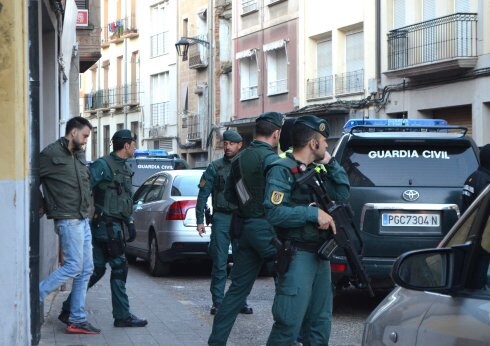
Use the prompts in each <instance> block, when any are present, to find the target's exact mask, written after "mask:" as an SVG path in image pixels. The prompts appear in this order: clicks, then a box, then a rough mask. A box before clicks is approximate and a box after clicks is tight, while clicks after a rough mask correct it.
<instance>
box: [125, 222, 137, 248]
mask: <svg viewBox="0 0 490 346" xmlns="http://www.w3.org/2000/svg"><path fill="white" fill-rule="evenodd" d="M128 235H129V237H128V239H126V241H127V242H128V243H131V242H132V241H133V240H135V239H136V228H134V222H131V223H130V224H128Z"/></svg>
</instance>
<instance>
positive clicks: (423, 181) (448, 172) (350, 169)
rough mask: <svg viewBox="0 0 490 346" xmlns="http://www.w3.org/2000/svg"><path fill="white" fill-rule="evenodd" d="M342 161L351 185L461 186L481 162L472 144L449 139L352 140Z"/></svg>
mask: <svg viewBox="0 0 490 346" xmlns="http://www.w3.org/2000/svg"><path fill="white" fill-rule="evenodd" d="M463 144H464V143H463ZM341 163H342V166H343V167H344V169H345V170H346V171H347V174H348V176H349V181H350V184H351V186H366V187H367V186H371V187H372V186H385V187H389V186H418V187H443V186H447V187H461V186H463V183H464V181H465V179H466V178H467V177H468V176H469V175H470V174H471V173H472V172H473V171H474V169H475V167H476V166H477V165H478V163H477V158H476V155H475V153H474V151H473V149H472V147H471V146H470V145H469V143H468V144H465V145H454V143H453V144H452V145H451V144H448V142H445V143H444V144H442V143H433V144H432V143H427V142H424V143H423V144H421V143H409V142H406V143H405V142H404V143H394V142H391V143H389V144H387V143H379V142H377V143H369V142H367V141H363V142H362V143H361V142H358V143H354V142H351V143H349V146H348V148H347V149H346V150H345V152H344V155H343V157H342V159H341Z"/></svg>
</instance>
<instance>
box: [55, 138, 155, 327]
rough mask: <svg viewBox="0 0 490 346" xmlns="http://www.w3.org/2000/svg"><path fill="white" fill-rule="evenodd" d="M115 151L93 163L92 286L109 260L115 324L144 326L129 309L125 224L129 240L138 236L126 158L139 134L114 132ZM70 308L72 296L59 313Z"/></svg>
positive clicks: (132, 153) (133, 149)
mask: <svg viewBox="0 0 490 346" xmlns="http://www.w3.org/2000/svg"><path fill="white" fill-rule="evenodd" d="M112 145H113V149H114V150H113V152H111V153H110V154H109V155H106V156H103V157H101V158H99V159H98V160H96V161H95V162H94V163H93V164H92V165H91V166H90V184H91V187H92V193H93V197H94V204H95V211H94V217H93V219H92V225H91V226H92V227H91V229H92V245H93V257H94V267H95V268H94V273H93V274H92V277H91V278H90V282H89V288H90V287H92V286H93V285H95V283H97V282H98V281H99V280H100V279H101V278H102V276H103V275H104V273H105V270H106V264H107V263H109V265H110V266H111V279H110V283H111V295H112V315H113V316H114V327H144V326H146V324H147V323H148V322H147V321H146V320H143V319H139V318H138V317H136V316H135V315H133V314H132V313H131V312H130V310H129V300H128V295H127V294H126V278H127V276H128V262H127V260H126V256H125V255H124V248H125V241H126V240H125V237H124V231H123V227H124V226H126V227H127V230H128V234H129V238H128V239H127V242H132V241H133V240H134V239H135V237H136V231H135V228H134V223H133V217H132V212H133V201H132V198H131V195H132V184H131V177H132V175H133V173H132V172H131V170H130V169H129V168H128V166H127V165H126V160H127V159H129V158H130V157H133V156H134V151H135V149H136V135H133V134H131V131H129V130H126V129H124V130H119V131H117V132H116V133H114V135H113V136H112ZM67 311H70V297H68V298H67V300H66V301H65V302H64V303H63V310H62V312H61V314H60V316H59V317H58V318H59V319H60V320H61V321H62V322H64V315H66V312H67Z"/></svg>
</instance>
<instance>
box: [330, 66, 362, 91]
mask: <svg viewBox="0 0 490 346" xmlns="http://www.w3.org/2000/svg"><path fill="white" fill-rule="evenodd" d="M363 91H364V69H361V70H357V71H352V72H346V73H341V74H336V75H335V94H336V95H342V94H354V93H360V92H363Z"/></svg>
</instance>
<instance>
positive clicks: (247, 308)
mask: <svg viewBox="0 0 490 346" xmlns="http://www.w3.org/2000/svg"><path fill="white" fill-rule="evenodd" d="M240 313H241V314H244V315H251V314H253V313H254V310H253V309H252V308H251V307H250V306H248V304H245V305H244V306H243V308H242V309H241V310H240Z"/></svg>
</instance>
